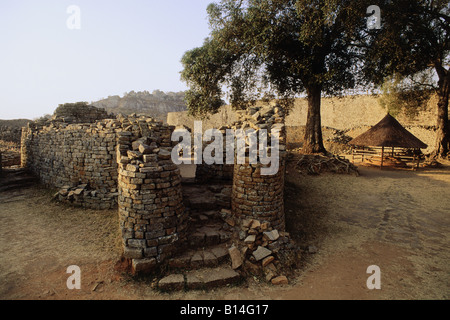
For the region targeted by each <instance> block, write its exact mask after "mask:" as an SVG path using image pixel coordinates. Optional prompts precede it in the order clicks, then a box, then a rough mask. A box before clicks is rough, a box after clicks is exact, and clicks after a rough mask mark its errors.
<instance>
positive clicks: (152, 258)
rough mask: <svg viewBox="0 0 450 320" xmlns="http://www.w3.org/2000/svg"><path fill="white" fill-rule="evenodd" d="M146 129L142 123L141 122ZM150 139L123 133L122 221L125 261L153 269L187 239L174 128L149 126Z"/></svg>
mask: <svg viewBox="0 0 450 320" xmlns="http://www.w3.org/2000/svg"><path fill="white" fill-rule="evenodd" d="M141 127H142V124H141ZM148 128H149V129H150V130H149V131H146V130H142V131H144V132H146V135H142V131H141V134H136V132H135V133H134V134H133V133H132V132H130V131H126V132H122V133H120V134H119V145H118V146H117V160H118V167H119V180H118V186H119V194H120V195H119V221H120V227H121V230H122V240H123V246H124V256H125V258H128V259H132V260H133V269H134V272H137V273H142V272H145V271H151V270H152V269H153V268H154V267H155V266H156V265H157V264H159V263H162V262H164V261H166V260H167V259H168V258H170V257H171V256H172V255H173V254H174V253H175V252H176V251H177V248H179V247H180V245H179V243H183V242H185V240H186V230H187V222H188V218H187V216H186V213H185V210H184V206H183V195H182V191H181V175H180V169H179V168H178V166H177V165H175V164H174V163H173V162H172V160H171V151H172V147H171V145H172V142H171V133H172V132H173V130H174V127H169V126H167V125H162V124H161V123H158V124H156V123H149V125H148Z"/></svg>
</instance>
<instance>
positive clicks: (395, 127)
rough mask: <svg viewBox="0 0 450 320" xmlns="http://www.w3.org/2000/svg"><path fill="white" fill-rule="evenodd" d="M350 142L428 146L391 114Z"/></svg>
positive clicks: (414, 146)
mask: <svg viewBox="0 0 450 320" xmlns="http://www.w3.org/2000/svg"><path fill="white" fill-rule="evenodd" d="M349 144H350V145H353V146H362V147H397V148H411V149H426V148H428V146H427V145H426V144H425V143H423V142H422V141H420V140H419V139H417V138H416V137H415V136H414V135H413V134H412V133H410V132H409V131H408V130H406V129H405V128H403V126H402V125H401V124H400V123H399V122H398V121H397V120H396V119H395V118H394V117H393V116H391V115H390V114H388V115H387V116H386V117H385V118H384V119H383V120H381V121H380V122H379V123H378V124H376V125H375V126H373V127H372V128H371V129H370V130H368V131H366V132H365V133H363V134H362V135H360V136H359V137H356V138H355V139H353V140H352V141H350V142H349Z"/></svg>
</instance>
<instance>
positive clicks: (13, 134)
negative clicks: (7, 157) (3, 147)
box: [0, 126, 21, 144]
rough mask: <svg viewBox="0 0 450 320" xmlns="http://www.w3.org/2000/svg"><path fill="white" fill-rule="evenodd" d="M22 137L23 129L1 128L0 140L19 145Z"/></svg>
mask: <svg viewBox="0 0 450 320" xmlns="http://www.w3.org/2000/svg"><path fill="white" fill-rule="evenodd" d="M20 136H21V128H13V127H9V126H0V140H3V141H9V142H14V143H17V144H19V143H20Z"/></svg>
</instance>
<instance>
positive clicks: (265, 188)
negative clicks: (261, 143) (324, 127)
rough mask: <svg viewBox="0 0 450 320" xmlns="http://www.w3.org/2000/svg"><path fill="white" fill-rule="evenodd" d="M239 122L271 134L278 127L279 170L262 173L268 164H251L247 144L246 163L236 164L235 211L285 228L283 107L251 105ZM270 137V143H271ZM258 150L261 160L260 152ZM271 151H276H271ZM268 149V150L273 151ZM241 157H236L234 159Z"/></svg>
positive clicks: (234, 180) (279, 227)
mask: <svg viewBox="0 0 450 320" xmlns="http://www.w3.org/2000/svg"><path fill="white" fill-rule="evenodd" d="M240 117H241V118H240V119H241V120H240V122H238V123H236V127H237V128H241V129H243V130H247V129H253V130H255V131H256V132H258V131H259V130H262V129H264V130H267V132H268V134H269V135H273V133H274V131H275V130H279V136H277V137H276V138H277V139H278V141H279V147H278V152H279V153H278V155H279V156H278V158H277V159H275V160H273V161H278V170H277V171H276V173H274V174H270V175H262V172H261V170H262V169H263V168H267V167H268V166H269V165H266V164H263V163H262V161H258V162H257V164H250V163H249V162H250V161H249V159H248V156H249V150H248V149H249V146H248V144H247V146H246V148H247V149H246V161H245V164H237V163H235V165H234V176H233V194H232V212H233V214H234V215H235V216H236V217H239V218H241V219H256V220H258V221H261V222H269V223H271V225H272V227H273V228H274V229H278V230H280V231H284V230H285V219H284V174H285V158H286V154H285V150H286V147H285V143H286V142H285V141H286V138H285V137H286V133H285V127H284V112H283V110H282V109H281V108H280V107H272V108H268V109H262V108H252V109H249V110H248V111H245V112H241V114H240ZM271 138H274V136H269V139H268V142H267V145H268V148H269V146H270V145H271V144H270V141H271V140H270V139H271ZM257 152H258V159H259V160H260V158H261V155H260V154H259V151H257ZM270 152H274V150H271V151H270ZM270 152H269V153H270ZM237 158H238V157H237V156H236V157H235V159H237Z"/></svg>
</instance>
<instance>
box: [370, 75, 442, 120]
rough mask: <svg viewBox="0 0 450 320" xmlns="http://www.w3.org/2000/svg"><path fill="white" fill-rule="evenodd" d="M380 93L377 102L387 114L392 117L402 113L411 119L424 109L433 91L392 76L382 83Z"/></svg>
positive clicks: (419, 84) (420, 84)
mask: <svg viewBox="0 0 450 320" xmlns="http://www.w3.org/2000/svg"><path fill="white" fill-rule="evenodd" d="M381 92H382V94H381V96H380V97H379V100H378V102H379V104H380V105H381V106H382V107H383V108H384V109H386V111H387V112H388V113H390V114H391V115H392V116H394V117H396V116H398V115H399V114H401V113H403V114H405V115H406V116H408V117H409V118H411V119H413V118H415V117H417V115H418V114H419V112H420V111H422V110H425V109H426V105H427V103H428V101H429V99H430V97H431V95H432V94H433V93H434V92H435V91H434V90H432V89H424V87H423V84H422V83H418V84H416V85H413V84H411V83H408V81H407V79H404V78H402V77H399V76H393V77H389V78H388V79H387V80H386V81H385V82H384V83H383V85H382V86H381Z"/></svg>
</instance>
